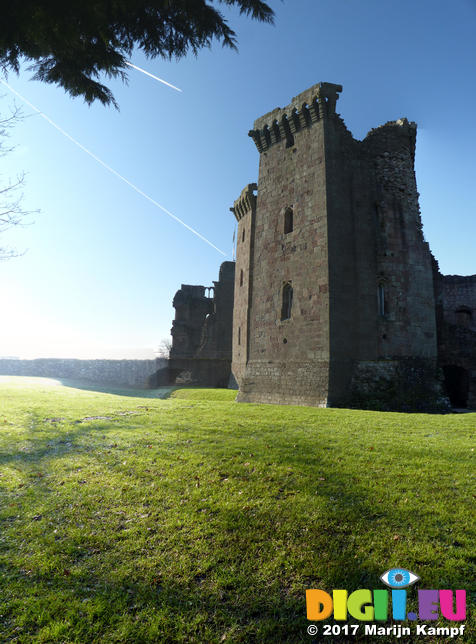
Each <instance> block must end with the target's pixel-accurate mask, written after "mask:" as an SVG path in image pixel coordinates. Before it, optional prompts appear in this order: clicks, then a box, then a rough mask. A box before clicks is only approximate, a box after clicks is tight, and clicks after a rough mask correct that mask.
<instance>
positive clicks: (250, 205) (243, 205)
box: [230, 183, 258, 221]
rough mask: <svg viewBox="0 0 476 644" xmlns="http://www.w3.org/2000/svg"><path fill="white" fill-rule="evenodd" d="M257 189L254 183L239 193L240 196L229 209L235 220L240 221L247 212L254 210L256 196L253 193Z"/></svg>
mask: <svg viewBox="0 0 476 644" xmlns="http://www.w3.org/2000/svg"><path fill="white" fill-rule="evenodd" d="M257 189H258V186H257V185H256V183H249V184H248V185H247V186H246V187H245V188H243V190H242V191H241V194H240V196H239V197H238V199H237V200H236V201H235V203H234V204H233V207H232V208H230V210H231V212H232V213H233V214H234V215H235V217H236V220H237V221H240V219H242V218H243V217H244V216H245V215H247V214H248V213H249V212H254V211H255V210H256V195H255V191H256V190H257Z"/></svg>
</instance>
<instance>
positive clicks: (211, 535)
mask: <svg viewBox="0 0 476 644" xmlns="http://www.w3.org/2000/svg"><path fill="white" fill-rule="evenodd" d="M149 396H150V393H149V394H147V397H141V396H140V392H132V393H131V392H123V395H113V394H108V393H102V392H98V391H88V390H86V389H74V388H72V387H64V386H58V385H56V386H55V385H54V384H51V382H49V381H46V380H42V379H26V378H3V379H2V381H1V382H0V404H1V407H0V449H1V452H0V459H1V465H0V487H1V499H0V501H1V508H0V529H1V532H0V566H1V571H2V574H1V581H0V583H1V592H0V641H1V642H58V643H66V642H68V643H69V642H74V643H83V642H84V643H88V644H89V643H92V642H105V643H109V642H131V643H135V642H187V643H189V642H194V643H195V642H196V643H200V644H203V643H209V642H210V643H212V642H217V643H219V642H233V643H235V642H240V643H246V644H248V643H253V642H269V643H272V644H285V643H288V642H308V643H309V644H311V642H322V641H327V642H331V641H363V640H364V638H363V637H362V636H360V637H359V636H357V637H355V638H350V637H349V638H348V639H345V638H344V639H341V640H339V639H337V638H334V639H333V638H332V637H320V636H319V637H317V638H312V637H310V636H309V635H308V634H307V632H306V628H307V626H308V622H307V620H306V612H305V590H306V589H307V588H322V589H324V590H327V591H332V589H347V590H349V592H350V591H352V590H356V589H358V588H370V589H373V588H384V586H383V585H382V583H381V581H380V580H379V577H380V575H381V574H383V573H384V572H385V571H386V570H388V569H389V568H392V567H396V566H402V567H404V568H407V569H408V570H411V571H412V572H414V573H416V574H417V575H419V576H420V577H421V582H419V585H417V587H421V588H435V589H440V588H443V589H444V588H450V589H456V588H465V589H467V590H468V591H473V593H474V590H475V586H474V578H475V574H474V573H475V542H476V539H475V521H474V518H475V512H474V507H475V494H476V490H475V485H474V477H473V474H474V466H473V463H474V451H473V449H474V429H475V425H476V414H458V415H426V414H397V413H379V412H369V411H350V410H342V409H315V408H304V407H290V406H282V407H280V406H271V405H246V404H237V403H235V402H234V397H235V392H233V391H227V390H206V389H198V390H197V389H195V390H194V389H182V390H177V391H174V392H172V393H170V392H169V398H166V399H159V398H154V397H149ZM414 588H415V587H413V589H410V591H409V597H410V598H413V597H414V596H415V595H416V591H415V590H414ZM469 594H470V593H469ZM473 598H474V594H473ZM409 603H410V605H411V601H410V602H409ZM468 609H469V618H468V620H467V621H466V631H467V635H466V636H464V637H462V638H458V639H457V640H452V641H465V642H470V641H475V633H476V630H475V622H474V616H473V615H472V613H473V605H471V601H469V605H468ZM330 623H333V622H332V620H331V622H330ZM349 623H357V622H356V620H355V619H352V618H350V620H349ZM390 623H391V622H389V623H388V624H390ZM361 624H363V622H361ZM406 624H407V623H406ZM448 624H449V623H448V622H447V621H446V620H440V621H438V623H437V625H440V626H443V625H445V626H447V625H448ZM432 625H434V624H432ZM450 625H451V624H450ZM319 627H320V628H322V624H320V625H319ZM362 628H363V626H361V629H362ZM471 633H472V636H471ZM471 637H473V639H471ZM365 641H371V640H369V639H367V640H365ZM372 641H375V642H393V641H398V642H404V641H421V642H425V643H426V642H444V641H447V638H445V637H423V638H420V639H419V640H416V639H415V640H413V639H411V640H405V639H396V638H395V639H394V638H393V637H378V638H377V637H376V638H372ZM448 641H449V640H448Z"/></svg>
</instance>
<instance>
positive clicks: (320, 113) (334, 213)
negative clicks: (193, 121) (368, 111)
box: [231, 83, 440, 406]
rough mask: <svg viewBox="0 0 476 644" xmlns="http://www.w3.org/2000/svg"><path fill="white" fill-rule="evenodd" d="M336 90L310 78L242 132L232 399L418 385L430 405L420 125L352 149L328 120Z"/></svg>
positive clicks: (389, 128) (433, 392) (329, 402)
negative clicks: (248, 148)
mask: <svg viewBox="0 0 476 644" xmlns="http://www.w3.org/2000/svg"><path fill="white" fill-rule="evenodd" d="M341 91H342V87H341V86H340V85H333V84H330V83H318V84H317V85H314V86H313V87H311V88H309V89H308V90H306V91H305V92H303V93H301V94H299V96H297V97H296V98H294V99H293V100H292V102H291V104H290V105H288V106H287V107H285V108H282V109H281V108H277V109H275V110H273V111H272V112H269V113H268V114H265V115H264V116H262V117H261V118H259V119H258V120H257V121H256V122H255V124H254V128H253V130H251V131H250V133H249V134H250V136H251V137H252V139H253V141H254V142H255V144H256V147H257V149H258V151H259V153H260V163H259V178H258V184H257V185H256V184H250V185H248V186H247V187H246V188H245V189H244V190H243V192H242V193H241V195H240V197H239V199H238V200H237V201H235V204H234V207H233V208H232V209H231V210H232V211H233V213H234V215H235V217H236V219H237V221H238V236H237V251H236V270H235V304H234V321H233V363H232V370H233V374H234V376H235V378H236V380H237V382H238V385H239V388H240V392H239V394H238V400H241V401H245V402H274V403H287V404H306V405H318V406H334V405H337V406H340V405H347V404H349V402H352V400H354V401H355V400H356V401H357V403H358V404H359V402H358V401H360V404H362V406H366V399H367V400H368V399H369V398H372V397H379V396H384V397H385V396H390V397H391V396H395V395H397V394H398V392H399V391H400V389H401V387H402V386H403V388H405V386H406V387H407V392H406V393H405V392H403V395H411V393H412V391H413V393H414V394H415V392H419V391H420V389H419V387H420V385H421V383H423V385H422V386H423V387H424V389H425V392H424V397H425V399H426V400H427V401H429V400H430V399H432V401H433V403H434V402H435V401H436V400H437V399H438V397H439V396H440V382H439V377H438V371H437V369H436V364H437V329H436V315H435V285H434V276H433V266H432V256H431V253H430V249H429V247H428V244H427V243H426V242H425V241H424V238H423V234H422V226H421V219H420V211H419V205H418V192H417V188H416V181H415V173H414V154H415V140H416V125H415V124H414V123H409V122H408V121H407V120H406V119H402V120H398V121H395V122H390V123H387V124H386V125H383V126H381V127H379V128H376V129H374V130H372V131H371V132H370V133H369V134H368V135H367V137H366V138H365V139H364V140H363V141H358V140H356V139H354V138H353V136H352V134H351V133H350V132H349V131H348V130H347V128H346V126H345V124H344V122H343V120H342V119H341V118H340V116H339V115H338V114H337V113H336V102H337V99H338V97H339V93H340V92H341ZM256 193H257V194H256ZM402 383H403V384H402ZM422 395H423V394H422Z"/></svg>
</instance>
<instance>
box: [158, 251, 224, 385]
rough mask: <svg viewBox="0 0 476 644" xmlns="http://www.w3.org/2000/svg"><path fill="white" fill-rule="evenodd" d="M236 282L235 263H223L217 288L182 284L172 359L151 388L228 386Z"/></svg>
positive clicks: (174, 300)
mask: <svg viewBox="0 0 476 644" xmlns="http://www.w3.org/2000/svg"><path fill="white" fill-rule="evenodd" d="M234 281H235V263H234V262H223V263H222V265H221V266H220V272H219V277H218V281H216V282H213V286H209V287H205V286H201V285H191V284H182V287H181V289H180V290H179V291H177V293H176V294H175V297H174V299H173V306H174V308H175V320H174V321H173V325H172V330H171V334H172V338H173V342H172V349H171V351H170V358H169V360H168V362H167V365H166V366H165V367H163V368H162V369H160V370H159V371H157V372H156V373H155V374H154V375H153V376H152V377H151V379H150V382H151V385H155V386H163V385H173V384H188V385H196V386H203V387H228V384H229V381H230V375H231V348H232V333H233V298H234Z"/></svg>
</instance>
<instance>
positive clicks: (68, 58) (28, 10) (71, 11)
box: [0, 0, 273, 105]
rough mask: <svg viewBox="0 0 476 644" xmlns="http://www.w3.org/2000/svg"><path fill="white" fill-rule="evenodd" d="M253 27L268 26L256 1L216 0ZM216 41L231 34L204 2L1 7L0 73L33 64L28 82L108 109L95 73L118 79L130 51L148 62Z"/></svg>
mask: <svg viewBox="0 0 476 644" xmlns="http://www.w3.org/2000/svg"><path fill="white" fill-rule="evenodd" d="M218 2H219V3H221V4H225V5H228V6H237V7H238V8H239V10H240V13H242V14H245V15H248V16H250V17H251V18H254V19H255V20H261V21H264V22H272V21H273V11H272V10H271V8H270V7H269V6H268V5H267V4H266V3H265V2H261V0H218ZM214 38H216V39H218V40H219V41H221V42H222V44H223V45H224V46H225V45H226V46H228V47H232V48H235V47H236V35H235V32H234V31H233V30H232V29H231V28H230V27H229V25H228V24H227V22H226V20H225V19H224V17H223V16H222V14H221V13H220V12H219V11H218V10H217V9H216V8H214V7H213V6H212V5H211V3H210V2H206V0H175V1H172V0H109V1H107V0H70V1H68V2H62V1H61V2H60V1H59V0H22V2H10V3H3V5H2V19H1V26H0V66H1V67H2V68H3V70H4V72H7V71H8V70H11V69H13V70H14V71H16V72H18V70H19V66H20V62H21V60H22V59H25V60H27V61H33V65H32V66H31V69H33V70H34V71H35V76H34V78H35V79H36V80H41V81H45V82H47V83H55V84H57V85H60V86H61V87H64V89H65V90H66V91H67V92H69V94H71V95H72V96H83V97H84V99H85V100H86V102H87V103H92V102H93V101H94V100H96V99H98V100H100V101H101V102H102V103H103V104H105V105H108V104H110V103H113V104H114V105H116V103H115V100H114V97H113V95H112V93H111V91H110V90H109V89H108V88H107V87H106V86H105V85H103V84H101V83H100V82H98V80H96V79H98V78H99V77H100V75H101V74H105V75H106V76H107V77H109V78H111V77H117V76H120V77H121V78H122V79H123V80H126V76H125V73H124V68H125V65H126V60H127V58H128V57H129V56H130V54H131V53H132V50H133V49H134V48H138V49H141V50H142V51H143V52H144V53H145V54H146V55H147V56H149V57H151V58H154V57H156V56H162V57H164V58H172V57H176V58H181V57H182V56H185V55H186V54H187V53H188V52H189V51H191V52H193V53H194V54H197V52H198V51H199V49H201V48H202V47H209V46H210V45H211V42H212V40H213V39H214Z"/></svg>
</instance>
